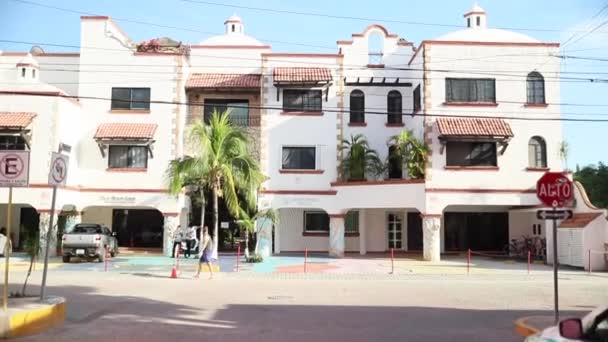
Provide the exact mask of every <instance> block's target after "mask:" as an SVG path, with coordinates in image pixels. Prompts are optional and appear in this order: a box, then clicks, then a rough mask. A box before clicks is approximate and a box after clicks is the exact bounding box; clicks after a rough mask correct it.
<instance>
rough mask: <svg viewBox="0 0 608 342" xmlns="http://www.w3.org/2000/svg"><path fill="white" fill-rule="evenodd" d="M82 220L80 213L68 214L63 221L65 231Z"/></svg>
mask: <svg viewBox="0 0 608 342" xmlns="http://www.w3.org/2000/svg"><path fill="white" fill-rule="evenodd" d="M81 222H82V216H81V215H80V213H78V214H76V215H69V216H68V217H67V219H66V221H65V232H69V231H71V230H72V229H73V228H74V226H75V225H77V224H79V223H81Z"/></svg>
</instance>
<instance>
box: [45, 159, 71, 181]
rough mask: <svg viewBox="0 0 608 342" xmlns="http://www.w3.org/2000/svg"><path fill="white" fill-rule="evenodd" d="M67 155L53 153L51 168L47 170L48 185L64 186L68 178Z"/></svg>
mask: <svg viewBox="0 0 608 342" xmlns="http://www.w3.org/2000/svg"><path fill="white" fill-rule="evenodd" d="M69 161H70V159H69V157H68V156H66V155H64V154H61V153H53V158H52V160H51V169H50V170H49V185H52V186H65V181H66V180H67V178H68V163H69Z"/></svg>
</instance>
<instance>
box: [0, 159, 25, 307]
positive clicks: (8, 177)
mask: <svg viewBox="0 0 608 342" xmlns="http://www.w3.org/2000/svg"><path fill="white" fill-rule="evenodd" d="M29 166H30V152H29V151H10V152H8V151H7V152H0V187H2V188H8V204H7V206H6V245H5V246H2V248H4V259H5V265H4V292H3V294H2V307H3V309H4V311H5V312H6V311H7V310H8V276H9V266H10V256H11V252H12V249H13V246H12V241H11V221H12V215H11V214H12V210H13V187H27V186H28V184H29V176H30V170H29Z"/></svg>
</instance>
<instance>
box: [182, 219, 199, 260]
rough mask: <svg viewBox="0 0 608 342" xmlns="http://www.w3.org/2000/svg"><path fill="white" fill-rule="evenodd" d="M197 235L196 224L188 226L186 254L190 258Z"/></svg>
mask: <svg viewBox="0 0 608 342" xmlns="http://www.w3.org/2000/svg"><path fill="white" fill-rule="evenodd" d="M195 237H196V229H195V228H194V226H190V227H188V229H187V230H186V253H185V254H184V256H185V257H186V258H189V257H190V254H191V253H192V247H194V239H195Z"/></svg>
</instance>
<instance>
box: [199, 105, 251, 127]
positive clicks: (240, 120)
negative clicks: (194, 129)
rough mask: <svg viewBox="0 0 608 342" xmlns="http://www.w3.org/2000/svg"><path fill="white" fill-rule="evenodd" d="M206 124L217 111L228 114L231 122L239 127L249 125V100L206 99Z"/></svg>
mask: <svg viewBox="0 0 608 342" xmlns="http://www.w3.org/2000/svg"><path fill="white" fill-rule="evenodd" d="M204 106H205V110H204V116H205V122H209V120H210V119H211V116H212V115H213V113H214V112H215V111H217V112H218V113H220V114H223V113H224V112H228V118H229V119H230V122H231V123H233V124H235V125H237V126H248V125H249V100H243V99H205V104H204Z"/></svg>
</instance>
